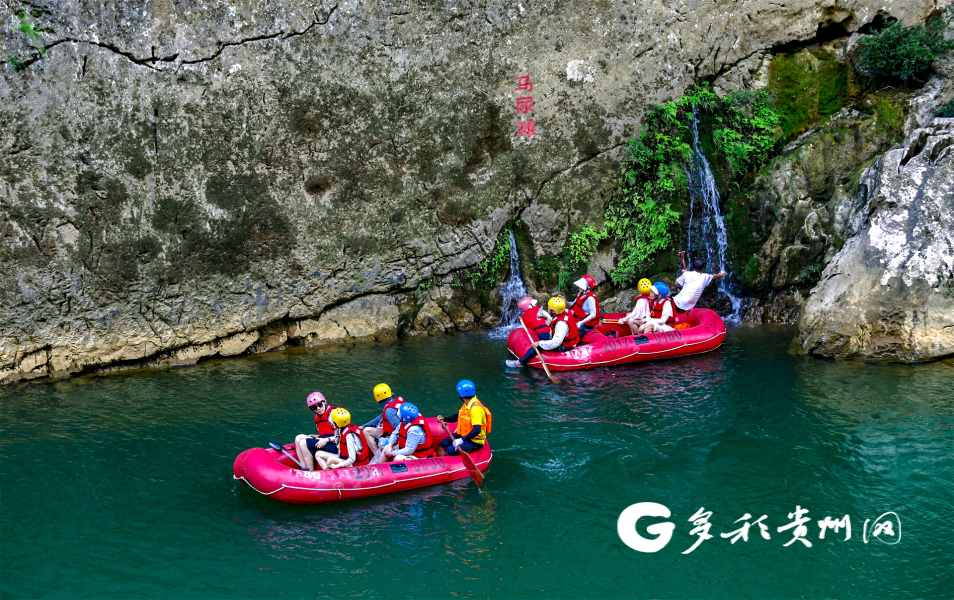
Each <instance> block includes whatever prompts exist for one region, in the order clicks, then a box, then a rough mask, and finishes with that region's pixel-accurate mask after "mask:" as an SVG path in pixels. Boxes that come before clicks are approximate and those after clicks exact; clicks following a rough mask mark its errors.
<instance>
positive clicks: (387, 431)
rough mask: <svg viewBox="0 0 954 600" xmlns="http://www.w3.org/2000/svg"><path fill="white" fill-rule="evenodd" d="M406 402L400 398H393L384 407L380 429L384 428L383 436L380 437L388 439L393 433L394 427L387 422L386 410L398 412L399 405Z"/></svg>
mask: <svg viewBox="0 0 954 600" xmlns="http://www.w3.org/2000/svg"><path fill="white" fill-rule="evenodd" d="M405 402H406V400H405V399H404V398H402V397H400V396H395V397H393V398H391V400H390V401H389V402H388V403H387V404H385V405H384V411H383V412H382V413H381V427H383V428H384V435H383V436H382V437H390V436H391V434H392V433H394V425H391V421H388V409H389V408H393V409H394V410H398V409H400V408H401V405H402V404H404V403H405Z"/></svg>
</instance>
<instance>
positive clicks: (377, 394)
mask: <svg viewBox="0 0 954 600" xmlns="http://www.w3.org/2000/svg"><path fill="white" fill-rule="evenodd" d="M392 395H393V394H391V388H389V387H388V384H386V383H379V384H378V385H376V386H374V401H375V402H380V401H382V400H384V399H385V398H390V397H391V396H392Z"/></svg>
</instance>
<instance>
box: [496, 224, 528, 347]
mask: <svg viewBox="0 0 954 600" xmlns="http://www.w3.org/2000/svg"><path fill="white" fill-rule="evenodd" d="M500 295H501V297H502V301H501V309H500V326H499V327H498V328H497V329H496V330H494V331H496V332H499V333H501V334H506V333H508V332H509V331H510V330H511V329H513V328H514V327H515V326H517V325H518V324H519V318H520V309H519V308H517V303H518V302H520V299H521V298H523V297H525V296H529V295H530V294H529V293H528V292H527V288H526V287H525V286H524V285H523V278H522V277H520V255H519V254H517V240H516V239H515V238H514V236H513V229H511V230H510V278H509V279H508V280H507V283H505V284H504V285H503V286H501V288H500Z"/></svg>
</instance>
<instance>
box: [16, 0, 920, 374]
mask: <svg viewBox="0 0 954 600" xmlns="http://www.w3.org/2000/svg"><path fill="white" fill-rule="evenodd" d="M6 6H7V8H8V11H9V12H8V13H7V14H6V15H5V17H4V19H5V20H4V21H3V27H2V30H0V46H2V47H0V53H2V55H3V56H6V57H8V61H7V64H6V65H4V70H3V78H2V81H0V100H2V102H0V132H2V139H0V147H2V160H0V216H2V218H0V227H2V228H0V268H2V270H3V276H2V278H0V317H2V320H0V381H3V382H9V381H15V380H18V379H21V378H32V377H42V376H46V375H64V374H68V373H74V372H79V371H82V370H84V369H91V368H98V367H104V366H108V365H115V366H123V365H130V366H132V365H141V364H154V363H157V361H158V363H161V364H165V363H163V361H165V362H166V363H170V364H179V363H181V362H189V361H193V360H197V359H198V358H201V357H202V356H209V355H213V354H220V355H231V354H236V353H240V352H245V351H260V350H262V349H269V348H273V347H277V345H280V344H281V343H285V341H287V340H289V339H291V340H295V339H301V338H298V337H293V336H292V333H293V332H300V331H304V330H306V329H308V328H309V327H312V325H310V323H312V322H316V323H319V324H321V323H323V322H325V323H326V325H324V326H318V325H315V326H314V327H316V329H315V330H314V331H312V332H311V333H308V334H305V335H306V338H307V336H311V335H314V336H315V339H317V338H318V337H321V335H326V334H324V333H322V334H321V335H319V332H327V336H326V337H327V339H337V337H336V336H340V331H339V330H337V329H334V327H332V326H331V323H332V322H336V323H337V324H338V326H339V327H341V328H343V329H345V330H347V331H348V332H349V333H348V335H349V337H363V336H366V335H387V332H388V331H390V328H391V324H390V323H391V322H392V321H391V316H392V315H391V313H392V312H393V311H391V309H390V308H387V306H389V304H388V303H389V300H388V298H389V297H391V298H396V297H397V296H398V295H401V294H407V293H409V292H410V291H411V290H414V289H415V288H416V287H417V286H418V285H419V284H420V282H422V281H425V280H429V279H431V278H434V277H436V278H438V279H439V280H441V281H442V282H443V283H445V284H446V283H447V282H448V281H449V278H450V276H451V275H452V274H453V273H454V272H455V271H456V270H459V269H462V268H465V267H468V266H470V265H473V264H474V263H476V262H477V261H478V260H480V259H481V258H482V257H483V256H484V255H485V254H486V253H487V252H489V250H490V248H491V246H492V244H493V240H494V239H495V237H496V234H497V233H498V232H499V231H500V230H501V228H503V227H504V226H505V225H506V224H507V223H508V222H510V221H512V220H513V219H514V218H516V217H517V216H520V217H521V218H522V219H523V220H524V222H525V223H527V224H528V225H529V227H530V229H531V234H532V237H533V242H534V246H535V248H536V249H537V250H538V251H539V252H541V253H553V252H556V251H558V250H559V249H560V247H561V246H562V243H563V239H564V237H565V235H566V232H567V230H568V228H569V227H571V226H573V225H574V224H577V223H580V222H583V221H587V220H593V219H598V218H599V216H600V215H601V214H602V212H603V208H604V206H605V203H606V202H607V201H608V200H609V198H610V196H611V194H612V191H613V188H614V186H615V181H616V173H617V170H618V167H619V159H620V156H621V152H622V148H623V146H624V144H625V142H626V140H627V139H628V138H629V137H631V136H632V135H634V134H635V133H636V131H637V129H638V125H639V119H640V116H641V115H642V113H643V111H644V110H645V109H646V108H647V107H648V106H649V105H650V104H652V103H658V102H662V101H664V100H667V99H670V98H672V97H675V96H678V95H679V94H681V92H682V91H683V90H684V89H685V88H686V87H688V86H689V85H691V84H692V83H693V82H694V81H696V80H698V79H699V78H704V77H708V78H716V79H717V80H719V81H722V82H723V83H724V85H726V86H728V87H731V85H734V84H732V82H733V81H735V82H739V81H743V80H744V77H745V76H746V74H747V73H749V71H750V70H751V69H752V68H755V66H756V65H754V62H756V61H755V58H754V57H758V56H760V55H761V53H763V52H765V51H766V50H768V49H770V48H771V47H772V46H773V45H775V44H779V43H784V42H789V41H792V40H800V39H808V38H811V37H812V36H814V35H815V33H816V31H818V29H819V27H822V26H827V25H831V24H833V23H840V24H841V25H842V26H843V27H844V28H845V29H846V30H849V31H851V30H854V29H857V28H858V27H860V26H861V25H863V24H864V23H867V22H869V21H871V19H873V18H874V17H875V15H876V14H877V13H878V11H885V12H888V13H890V14H891V15H893V16H896V17H899V18H901V19H902V20H904V21H905V22H907V23H910V24H914V23H916V22H919V21H920V20H922V19H923V18H924V17H925V16H926V15H927V14H928V13H929V12H930V11H932V10H934V8H935V6H934V3H933V2H930V1H928V0H905V1H899V0H893V1H891V2H887V3H884V2H880V3H876V2H874V1H873V0H863V1H859V2H853V3H850V4H846V5H842V4H840V3H838V2H835V1H832V0H821V1H816V0H798V1H796V2H793V3H787V4H784V5H781V4H778V3H774V2H769V1H767V0H765V1H761V0H760V1H756V2H750V3H745V4H740V3H737V2H725V1H718V2H711V1H710V2H704V1H702V2H680V3H676V4H672V3H661V2H645V3H623V2H610V1H606V0H603V1H597V2H592V1H578V2H559V1H556V0H553V1H549V2H540V3H529V2H518V3H510V2H485V3H476V2H469V1H465V0H461V1H452V2H433V3H432V2H401V1H397V0H394V1H386V2H344V1H342V2H337V3H334V2H329V1H328V0H323V2H321V3H319V4H315V3H302V2H295V1H291V0H285V1H281V2H265V1H261V2H256V1H250V2H244V3H231V2H221V1H213V2H201V3H196V2H169V1H167V0H161V1H159V0H157V1H152V2H118V3H106V4H103V3H99V2H85V1H79V0H77V1H72V2H60V3H54V2H50V1H44V0H34V1H32V2H31V3H30V4H23V5H22V6H21V5H17V4H16V3H8V4H7V5H6ZM22 10H28V11H29V12H30V14H31V16H30V17H29V20H30V21H31V23H33V25H32V26H33V27H34V30H35V31H38V32H39V33H41V35H42V38H41V39H40V40H31V39H30V38H29V37H28V36H27V35H26V34H24V32H23V31H22V30H21V29H19V27H20V25H21V24H22V23H21V19H20V18H19V17H18V16H17V15H18V14H20V12H21V11H22ZM41 45H42V46H43V47H44V50H43V52H40V51H39V50H38V46H41ZM14 65H17V66H22V67H23V68H20V69H15V68H14ZM520 75H529V76H530V77H531V79H532V81H533V84H534V89H533V92H532V93H531V94H528V95H530V96H532V97H533V98H534V111H533V113H532V116H533V117H534V118H535V119H536V130H537V132H538V135H536V136H534V137H532V138H528V137H526V136H517V135H516V130H517V122H518V118H517V115H516V114H515V99H516V97H518V96H520V95H521V94H522V92H518V91H517V90H515V89H514V88H515V81H516V79H515V78H516V77H517V76H520ZM528 116H530V115H528ZM521 118H525V117H523V115H521ZM435 293H436V292H435ZM441 294H442V295H440V296H439V297H437V298H431V299H422V300H421V301H420V304H419V305H418V307H417V308H415V309H414V310H412V311H411V313H412V314H411V317H413V324H412V325H413V326H414V327H416V328H418V330H421V328H423V330H427V331H431V330H433V331H437V330H444V329H446V328H447V327H449V326H454V327H465V326H468V325H467V324H468V323H469V322H474V320H476V319H479V318H480V317H479V316H476V315H477V312H479V309H478V310H477V312H475V311H474V310H473V309H472V308H467V307H465V306H464V304H465V303H464V302H463V300H455V301H451V299H449V298H447V297H445V296H447V293H446V291H444V292H441ZM361 299H367V302H369V303H371V304H370V305H369V306H370V307H371V308H369V309H368V310H369V311H370V312H369V313H368V314H370V315H372V316H374V315H378V316H380V314H379V313H378V312H375V311H378V310H379V309H380V310H384V311H385V312H387V318H386V319H384V320H383V321H381V322H384V323H386V325H384V326H382V327H381V328H380V329H381V332H377V331H376V332H375V333H367V334H362V335H358V336H353V335H352V334H351V333H350V332H351V330H350V329H349V328H348V327H347V326H345V325H342V324H341V323H340V322H337V321H335V320H334V319H332V316H331V315H332V311H334V310H335V309H336V308H338V307H343V306H349V307H352V306H355V305H353V303H354V302H356V301H360V300H361ZM428 302H430V304H428ZM441 303H443V308H442V307H441ZM462 307H463V308H462ZM425 309H426V310H425ZM438 309H439V310H438ZM362 310H363V309H362ZM389 311H390V312H389ZM400 311H401V309H400V308H399V317H398V320H399V321H400V314H401V312H400ZM422 312H423V316H421V313H422ZM359 313H360V314H364V313H362V312H361V311H359ZM468 314H470V315H471V316H468ZM325 315H327V317H325ZM441 315H443V316H441ZM411 317H409V318H411ZM419 317H420V319H422V320H421V322H420V323H418V318H419ZM355 318H356V319H358V320H359V321H360V320H361V319H365V320H367V319H368V318H371V317H367V316H360V315H359V316H357V317H355ZM375 318H376V317H375ZM382 318H383V317H382ZM374 322H378V321H377V320H374ZM275 323H282V324H284V326H283V327H284V328H283V329H282V331H284V333H278V334H276V333H275V331H274V330H273V329H269V327H270V326H271V325H270V324H272V325H273V324H275ZM362 331H365V330H363V329H362ZM382 332H383V333H382ZM283 335H284V336H285V341H281V340H282V336H283Z"/></svg>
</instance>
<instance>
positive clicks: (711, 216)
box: [686, 107, 742, 321]
mask: <svg viewBox="0 0 954 600" xmlns="http://www.w3.org/2000/svg"><path fill="white" fill-rule="evenodd" d="M692 149H693V153H692V161H691V164H690V168H689V231H688V233H687V235H686V247H687V248H688V249H689V251H690V253H691V252H692V234H693V229H694V228H695V229H697V235H698V236H699V237H701V238H702V244H704V245H705V248H706V256H707V259H708V260H707V265H708V269H707V270H711V271H715V272H716V273H718V272H719V271H720V270H725V254H726V250H727V249H728V247H729V236H728V234H727V233H726V230H725V220H724V219H723V218H722V210H721V208H720V198H719V188H718V187H717V186H716V182H715V177H714V176H713V175H712V169H711V168H710V167H709V161H708V160H706V156H705V154H703V153H702V148H701V147H700V145H699V118H698V111H697V109H696V108H695V107H693V109H692ZM696 202H699V204H700V207H699V208H700V217H699V220H698V222H697V221H695V220H694V216H695V204H696ZM717 259H718V264H714V263H715V262H716V260H717ZM690 266H691V265H690ZM727 279H728V278H724V279H720V280H719V291H720V292H722V293H724V294H725V295H726V296H728V298H729V300H730V301H731V302H732V314H731V315H729V320H730V321H738V320H739V311H740V309H741V308H742V299H741V298H739V297H737V296H736V295H735V294H734V293H733V292H732V289H731V286H730V285H729V283H728V281H727Z"/></svg>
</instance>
